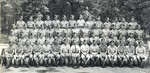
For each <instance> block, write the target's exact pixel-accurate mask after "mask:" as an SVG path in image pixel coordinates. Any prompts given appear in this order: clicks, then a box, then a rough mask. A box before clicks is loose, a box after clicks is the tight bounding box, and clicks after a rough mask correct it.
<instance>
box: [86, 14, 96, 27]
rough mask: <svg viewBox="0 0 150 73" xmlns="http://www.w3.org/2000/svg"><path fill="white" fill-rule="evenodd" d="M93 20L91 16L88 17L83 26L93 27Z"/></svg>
mask: <svg viewBox="0 0 150 73" xmlns="http://www.w3.org/2000/svg"><path fill="white" fill-rule="evenodd" d="M93 26H94V22H93V21H92V17H88V20H87V21H86V22H85V27H88V28H93Z"/></svg>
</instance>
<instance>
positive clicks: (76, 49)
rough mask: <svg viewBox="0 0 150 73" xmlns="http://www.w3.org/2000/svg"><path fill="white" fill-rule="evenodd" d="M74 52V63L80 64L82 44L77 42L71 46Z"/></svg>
mask: <svg viewBox="0 0 150 73" xmlns="http://www.w3.org/2000/svg"><path fill="white" fill-rule="evenodd" d="M71 53H72V64H73V65H79V64H80V46H79V45H78V43H75V44H73V45H72V46H71Z"/></svg>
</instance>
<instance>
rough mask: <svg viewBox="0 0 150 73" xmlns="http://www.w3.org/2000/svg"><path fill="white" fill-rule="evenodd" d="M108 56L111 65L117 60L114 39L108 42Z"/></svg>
mask: <svg viewBox="0 0 150 73" xmlns="http://www.w3.org/2000/svg"><path fill="white" fill-rule="evenodd" d="M108 58H109V60H110V63H111V65H112V66H114V64H115V63H116V62H117V47H116V46H115V43H114V41H111V42H110V45H109V46H108Z"/></svg>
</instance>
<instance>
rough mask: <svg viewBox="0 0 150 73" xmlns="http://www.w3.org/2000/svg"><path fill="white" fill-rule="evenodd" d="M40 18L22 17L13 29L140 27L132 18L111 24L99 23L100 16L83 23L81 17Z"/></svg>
mask: <svg viewBox="0 0 150 73" xmlns="http://www.w3.org/2000/svg"><path fill="white" fill-rule="evenodd" d="M41 19H42V17H41V16H37V18H36V19H33V16H31V17H30V18H29V21H27V22H25V21H23V17H22V16H21V17H20V19H19V20H18V21H17V23H16V24H14V26H13V28H17V29H21V28H29V29H35V28H36V29H42V28H44V29H52V28H98V29H129V30H134V29H141V26H140V25H139V24H138V23H137V22H136V21H135V19H134V18H132V19H131V22H127V21H126V20H125V18H122V20H121V21H118V18H116V19H115V20H114V21H113V22H110V19H109V18H107V19H106V21H105V22H102V21H101V18H100V16H98V17H97V18H96V19H94V18H92V17H90V16H89V18H88V20H87V21H85V20H84V19H83V16H82V15H80V17H79V19H78V20H75V19H74V15H71V17H70V19H69V20H67V18H66V16H65V15H64V16H63V19H62V20H60V19H58V15H55V17H54V20H51V18H50V16H48V15H47V19H46V20H45V21H43V20H41Z"/></svg>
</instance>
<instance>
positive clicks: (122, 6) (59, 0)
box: [1, 0, 150, 32]
mask: <svg viewBox="0 0 150 73" xmlns="http://www.w3.org/2000/svg"><path fill="white" fill-rule="evenodd" d="M8 1H9V4H10V6H12V7H10V8H9V7H7V6H6V4H7V2H8ZM1 5H2V11H1V16H2V19H1V21H2V31H3V32H4V31H7V32H9V29H10V28H9V27H10V26H11V25H12V24H13V23H15V22H16V20H18V18H19V16H21V15H23V16H24V20H25V21H27V20H28V19H29V16H31V15H32V16H35V17H36V14H37V13H38V12H41V13H42V14H43V16H44V17H45V15H50V16H51V18H53V17H54V15H55V14H57V15H59V16H60V17H61V16H62V15H67V17H69V15H70V14H73V15H75V16H76V19H78V17H79V14H84V11H85V12H86V11H88V12H89V13H90V14H91V15H92V16H93V17H96V16H99V15H100V16H101V17H102V21H105V19H106V17H110V19H111V21H113V20H114V19H115V17H118V18H122V17H124V18H126V20H127V21H128V22H129V21H130V19H131V17H135V18H136V20H137V22H138V23H139V24H140V25H141V26H142V29H144V30H145V32H149V31H150V29H149V28H150V1H149V0H7V1H6V0H2V1H1ZM87 6H88V10H86V7H87ZM6 14H12V18H14V19H12V18H11V19H12V20H9V21H10V22H11V23H6V21H7V19H6V17H5V15H6ZM44 19H45V18H43V20H44Z"/></svg>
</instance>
